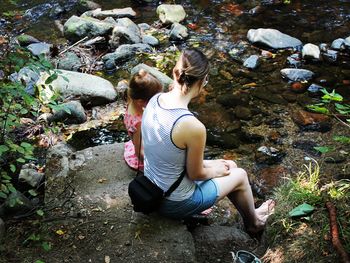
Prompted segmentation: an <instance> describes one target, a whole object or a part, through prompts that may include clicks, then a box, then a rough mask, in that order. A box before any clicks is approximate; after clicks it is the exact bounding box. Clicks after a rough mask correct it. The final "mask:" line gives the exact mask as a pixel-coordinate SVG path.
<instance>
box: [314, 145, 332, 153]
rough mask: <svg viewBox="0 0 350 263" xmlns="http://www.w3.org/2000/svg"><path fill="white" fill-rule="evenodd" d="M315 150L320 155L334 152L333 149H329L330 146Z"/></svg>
mask: <svg viewBox="0 0 350 263" xmlns="http://www.w3.org/2000/svg"><path fill="white" fill-rule="evenodd" d="M314 149H315V150H316V151H318V152H320V153H328V152H331V151H333V150H334V148H333V147H328V146H318V147H314Z"/></svg>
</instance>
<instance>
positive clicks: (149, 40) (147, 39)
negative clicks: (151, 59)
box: [142, 35, 159, 47]
mask: <svg viewBox="0 0 350 263" xmlns="http://www.w3.org/2000/svg"><path fill="white" fill-rule="evenodd" d="M142 43H145V44H148V45H150V46H152V47H154V46H158V45H159V40H158V39H157V38H156V37H154V36H150V35H143V36H142Z"/></svg>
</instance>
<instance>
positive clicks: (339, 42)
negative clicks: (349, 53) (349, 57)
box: [331, 38, 345, 50]
mask: <svg viewBox="0 0 350 263" xmlns="http://www.w3.org/2000/svg"><path fill="white" fill-rule="evenodd" d="M331 48H333V49H336V50H341V49H344V48H345V40H344V39H343V38H338V39H336V40H334V41H333V42H332V45H331Z"/></svg>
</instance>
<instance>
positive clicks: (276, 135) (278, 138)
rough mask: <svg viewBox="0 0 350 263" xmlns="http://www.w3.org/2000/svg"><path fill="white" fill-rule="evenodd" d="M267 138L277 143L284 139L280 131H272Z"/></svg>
mask: <svg viewBox="0 0 350 263" xmlns="http://www.w3.org/2000/svg"><path fill="white" fill-rule="evenodd" d="M267 138H268V140H269V141H270V142H273V143H277V144H279V143H280V142H281V139H282V135H281V133H280V132H278V131H271V132H270V133H269V134H268V135H267Z"/></svg>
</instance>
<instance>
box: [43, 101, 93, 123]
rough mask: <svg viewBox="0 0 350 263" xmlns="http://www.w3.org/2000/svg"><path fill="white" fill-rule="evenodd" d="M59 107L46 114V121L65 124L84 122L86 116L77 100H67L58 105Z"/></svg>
mask: <svg viewBox="0 0 350 263" xmlns="http://www.w3.org/2000/svg"><path fill="white" fill-rule="evenodd" d="M60 106H61V109H59V110H55V111H53V114H50V115H48V116H47V118H46V119H47V121H48V122H49V123H51V122H63V123H65V124H81V123H84V122H86V120H87V117H86V114H85V111H84V108H83V106H82V105H81V103H80V102H79V101H69V102H66V103H63V104H61V105H60Z"/></svg>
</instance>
